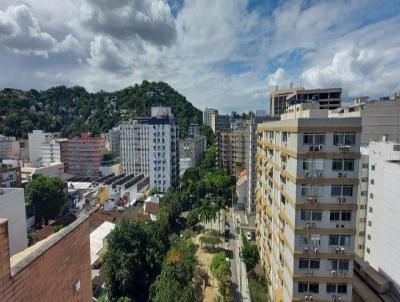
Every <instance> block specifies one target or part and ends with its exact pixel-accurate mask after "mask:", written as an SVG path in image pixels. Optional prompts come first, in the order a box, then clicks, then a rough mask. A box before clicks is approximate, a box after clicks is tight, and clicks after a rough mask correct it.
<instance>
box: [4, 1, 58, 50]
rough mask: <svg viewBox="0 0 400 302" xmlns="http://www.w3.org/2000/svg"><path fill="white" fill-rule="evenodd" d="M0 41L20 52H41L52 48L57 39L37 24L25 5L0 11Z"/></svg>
mask: <svg viewBox="0 0 400 302" xmlns="http://www.w3.org/2000/svg"><path fill="white" fill-rule="evenodd" d="M0 33H1V35H0V41H1V42H2V44H3V45H5V46H6V47H7V48H10V49H12V50H14V51H17V52H21V53H41V52H47V51H48V50H50V49H52V48H53V47H54V46H55V45H56V43H57V40H56V39H54V38H53V37H52V36H51V35H50V34H48V33H47V32H45V31H42V29H41V28H40V26H39V23H38V21H37V19H36V18H35V17H34V16H33V15H32V12H31V10H30V9H29V7H28V6H26V5H18V6H11V7H9V8H8V9H7V10H6V11H5V12H1V11H0Z"/></svg>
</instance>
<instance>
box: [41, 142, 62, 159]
mask: <svg viewBox="0 0 400 302" xmlns="http://www.w3.org/2000/svg"><path fill="white" fill-rule="evenodd" d="M41 150H42V160H41V162H42V164H43V165H46V164H50V163H55V162H61V145H60V142H59V141H58V140H57V139H50V140H46V141H44V142H43V143H42V146H41Z"/></svg>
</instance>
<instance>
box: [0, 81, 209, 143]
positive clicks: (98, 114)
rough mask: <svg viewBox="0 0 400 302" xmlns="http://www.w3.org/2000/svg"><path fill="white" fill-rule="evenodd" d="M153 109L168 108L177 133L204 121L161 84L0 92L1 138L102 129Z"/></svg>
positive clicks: (189, 104) (93, 132)
mask: <svg viewBox="0 0 400 302" xmlns="http://www.w3.org/2000/svg"><path fill="white" fill-rule="evenodd" d="M154 105H164V106H170V107H171V108H172V112H173V114H174V115H175V117H176V118H177V119H178V122H179V126H180V130H181V134H182V135H185V134H186V131H187V126H188V124H189V123H198V124H201V123H202V118H201V111H200V110H198V109H197V108H196V107H194V106H193V105H192V104H191V103H190V102H188V101H187V100H186V98H185V97H184V96H182V95H181V94H180V93H179V92H177V91H176V90H174V89H173V88H172V87H170V86H169V85H168V84H166V83H163V82H157V83H156V82H147V81H143V83H142V84H141V85H138V84H135V86H129V87H127V88H125V89H122V90H119V91H115V92H104V91H99V92H96V93H89V92H87V91H86V90H85V89H84V88H83V87H71V88H67V87H65V86H57V87H52V88H50V89H47V90H43V91H37V90H34V89H31V90H29V91H22V90H17V89H10V88H5V89H4V90H2V91H0V119H1V120H0V134H3V135H7V136H16V137H18V138H21V137H22V138H26V137H27V134H28V132H30V131H32V130H33V129H43V130H45V131H49V132H55V131H57V132H58V131H60V132H62V133H63V134H64V135H65V136H75V135H79V133H81V132H91V133H92V134H93V135H98V134H100V132H102V131H107V130H108V129H110V128H112V127H114V126H117V125H118V124H119V122H120V121H122V120H124V119H128V118H130V117H137V116H149V115H150V108H151V106H154Z"/></svg>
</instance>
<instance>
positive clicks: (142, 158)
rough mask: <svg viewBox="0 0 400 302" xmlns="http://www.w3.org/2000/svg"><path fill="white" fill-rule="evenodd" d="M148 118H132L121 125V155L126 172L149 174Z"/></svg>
mask: <svg viewBox="0 0 400 302" xmlns="http://www.w3.org/2000/svg"><path fill="white" fill-rule="evenodd" d="M147 121H148V119H145V118H140V119H132V120H129V121H126V122H124V123H122V124H121V125H120V156H121V164H122V171H123V173H125V174H132V173H133V174H135V175H140V174H143V175H149V125H148V123H147Z"/></svg>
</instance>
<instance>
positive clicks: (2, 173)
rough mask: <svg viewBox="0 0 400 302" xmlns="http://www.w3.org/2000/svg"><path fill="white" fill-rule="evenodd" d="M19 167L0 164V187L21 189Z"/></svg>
mask: <svg viewBox="0 0 400 302" xmlns="http://www.w3.org/2000/svg"><path fill="white" fill-rule="evenodd" d="M21 184H22V180H21V167H19V166H12V165H7V164H4V163H3V164H0V187H1V188H11V187H12V188H19V187H21Z"/></svg>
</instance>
